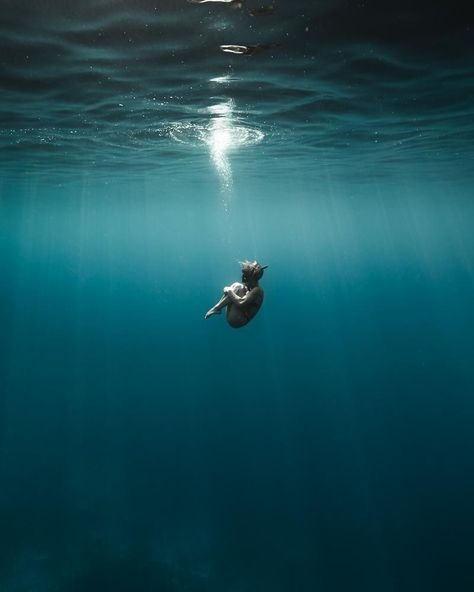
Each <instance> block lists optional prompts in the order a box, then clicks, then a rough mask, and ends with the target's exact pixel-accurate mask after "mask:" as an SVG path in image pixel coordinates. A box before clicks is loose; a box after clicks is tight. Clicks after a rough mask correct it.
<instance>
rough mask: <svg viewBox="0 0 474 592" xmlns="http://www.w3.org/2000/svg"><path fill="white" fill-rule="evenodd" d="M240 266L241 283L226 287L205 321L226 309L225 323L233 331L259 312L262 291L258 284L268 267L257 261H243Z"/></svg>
mask: <svg viewBox="0 0 474 592" xmlns="http://www.w3.org/2000/svg"><path fill="white" fill-rule="evenodd" d="M241 266H242V282H234V283H233V284H232V285H231V286H226V287H225V288H224V294H223V296H222V298H221V299H220V300H219V302H218V303H217V304H216V305H214V306H213V307H212V308H211V309H210V310H208V311H207V313H206V316H205V317H204V318H205V319H208V318H209V317H211V316H212V315H215V314H221V311H222V309H223V308H225V307H227V322H228V323H229V325H230V326H231V327H234V329H238V328H239V327H243V326H244V325H246V324H247V323H248V322H249V321H251V320H252V319H253V317H254V316H255V315H256V314H257V312H258V311H259V310H260V307H261V306H262V302H263V290H262V288H261V287H260V286H259V285H258V282H259V280H260V279H261V278H262V276H263V270H264V269H266V268H267V267H268V265H263V266H262V265H260V263H258V262H257V261H243V262H242V263H241Z"/></svg>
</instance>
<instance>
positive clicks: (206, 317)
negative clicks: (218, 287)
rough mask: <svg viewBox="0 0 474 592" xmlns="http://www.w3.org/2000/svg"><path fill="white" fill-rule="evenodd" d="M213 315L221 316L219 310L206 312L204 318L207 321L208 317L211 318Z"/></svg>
mask: <svg viewBox="0 0 474 592" xmlns="http://www.w3.org/2000/svg"><path fill="white" fill-rule="evenodd" d="M215 314H221V311H220V310H209V311H207V312H206V316H205V317H204V318H205V319H208V318H209V317H212V315H215Z"/></svg>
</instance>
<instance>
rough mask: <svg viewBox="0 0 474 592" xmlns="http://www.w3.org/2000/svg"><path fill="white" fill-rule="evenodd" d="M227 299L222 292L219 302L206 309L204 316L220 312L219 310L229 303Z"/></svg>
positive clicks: (207, 316)
mask: <svg viewBox="0 0 474 592" xmlns="http://www.w3.org/2000/svg"><path fill="white" fill-rule="evenodd" d="M229 300H230V298H229V297H228V296H227V295H226V294H224V295H223V296H222V298H221V299H220V300H219V302H218V303H217V304H215V305H214V306H213V307H212V308H211V309H209V310H208V311H207V313H206V316H205V317H204V318H205V319H207V318H209V317H211V316H212V315H215V314H221V310H222V309H223V308H225V307H226V306H227V305H228V304H229Z"/></svg>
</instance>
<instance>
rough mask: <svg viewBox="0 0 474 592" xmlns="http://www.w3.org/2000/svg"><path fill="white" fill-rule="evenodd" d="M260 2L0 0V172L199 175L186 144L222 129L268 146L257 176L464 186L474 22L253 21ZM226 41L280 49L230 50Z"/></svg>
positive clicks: (356, 12) (419, 14)
mask: <svg viewBox="0 0 474 592" xmlns="http://www.w3.org/2000/svg"><path fill="white" fill-rule="evenodd" d="M257 5H258V3H255V2H250V1H248V2H247V3H246V4H245V6H244V7H243V8H241V9H238V8H232V7H230V6H226V5H222V4H216V3H207V4H203V5H194V4H190V3H187V2H185V1H184V0H173V1H171V0H159V1H156V2H153V1H150V0H134V1H131V0H127V1H124V0H114V1H108V0H95V1H93V2H92V1H89V0H81V1H80V2H70V1H69V0H64V1H61V2H60V1H54V0H37V1H36V2H28V3H27V2H23V1H22V0H20V1H15V2H13V1H11V0H3V2H2V6H1V19H0V23H1V24H0V26H1V31H0V33H1V41H0V55H1V58H0V64H1V85H2V94H1V100H0V110H1V132H0V133H1V136H0V145H1V148H2V163H3V164H4V165H6V166H7V168H8V170H9V171H10V172H14V171H15V172H18V173H21V172H22V171H25V172H27V171H31V170H32V169H34V170H38V169H39V170H41V172H42V173H48V168H54V170H55V173H56V174H58V175H59V174H62V175H63V176H66V177H67V176H68V175H70V174H73V173H77V172H78V170H81V169H82V170H83V171H87V172H88V173H89V174H91V173H92V174H93V173H96V174H103V175H105V176H106V175H110V173H111V171H114V174H116V171H117V168H118V167H125V171H126V174H129V173H130V172H132V171H136V172H140V171H147V172H157V171H161V170H172V169H175V168H176V164H177V163H178V162H179V163H180V166H183V165H186V166H190V167H192V168H193V172H197V171H199V170H200V169H201V168H202V167H204V166H205V160H204V158H202V159H200V158H199V151H194V152H189V151H188V150H186V149H185V147H184V146H183V145H182V144H183V143H185V144H186V143H192V142H193V141H196V142H197V143H200V142H201V139H202V133H203V130H207V134H208V137H209V136H212V133H213V132H212V130H213V126H215V125H216V123H217V124H219V125H220V124H221V123H225V124H226V125H227V127H228V126H229V125H230V124H232V126H235V127H236V128H237V130H238V131H237V138H235V140H236V143H237V144H238V145H242V146H245V145H246V141H245V138H249V139H250V142H249V145H251V146H253V145H254V144H255V140H256V138H259V137H260V136H261V137H262V140H263V141H262V142H261V143H260V145H259V146H258V147H252V149H251V150H248V151H240V152H239V153H238V155H237V154H235V155H234V159H238V160H240V161H242V162H243V163H244V164H249V171H251V172H252V174H254V173H255V174H257V175H258V173H259V171H258V170H255V169H256V167H255V166H252V164H253V163H254V162H255V160H256V159H259V160H262V159H263V161H264V163H266V164H267V166H268V167H274V168H276V167H275V161H276V160H283V161H284V168H285V171H287V169H288V168H291V169H292V171H293V172H294V171H296V169H298V171H302V170H303V171H306V170H307V171H308V172H309V173H312V172H316V173H317V172H320V171H321V169H323V168H327V167H329V168H330V169H331V170H332V169H335V170H337V171H338V173H339V174H342V173H346V174H349V175H352V176H354V175H360V174H361V168H363V169H364V171H365V174H367V172H370V174H374V175H384V174H385V173H392V174H393V173H394V172H397V171H398V170H400V168H401V167H404V166H405V167H406V166H412V165H413V163H414V161H416V163H417V165H418V166H420V167H424V171H425V172H428V173H432V172H433V171H439V167H442V168H443V170H444V172H445V173H446V175H450V174H452V175H454V176H455V175H457V174H458V172H459V171H462V173H464V174H466V173H469V171H470V170H471V169H472V157H473V148H472V146H473V142H472V139H473V125H474V124H473V100H472V99H473V91H474V89H473V86H474V83H473V66H472V63H473V60H472V29H471V27H470V20H469V15H468V13H465V14H463V13H462V11H461V9H459V8H458V10H457V11H455V12H454V11H451V9H450V7H449V6H448V5H446V4H445V3H440V2H438V3H436V2H435V3H434V4H433V3H428V2H418V3H417V4H416V6H414V5H413V4H412V3H409V2H401V3H400V2H399V3H397V4H389V3H384V2H382V3H381V2H378V3H375V2H358V3H356V2H353V3H351V2H343V1H342V0H334V1H332V2H329V1H327V0H324V1H321V2H309V1H307V2H301V1H299V2H277V3H275V7H274V8H275V10H274V14H272V15H270V16H264V17H252V16H250V15H249V10H250V9H251V8H255V7H256V6H257ZM232 43H234V44H246V45H255V44H272V43H273V44H277V45H278V46H277V47H274V48H270V49H267V50H265V51H262V52H260V53H258V54H255V55H253V56H240V55H231V54H228V53H223V52H221V51H220V49H219V46H220V45H221V44H232ZM220 106H226V107H227V110H225V112H224V111H222V109H221V110H220ZM222 120H224V122H222ZM205 133H206V132H205ZM176 140H178V141H176ZM205 143H206V140H204V144H205ZM208 143H209V140H208ZM314 169H318V170H317V171H314ZM121 170H122V171H123V168H121ZM280 170H281V168H280ZM285 174H286V172H285Z"/></svg>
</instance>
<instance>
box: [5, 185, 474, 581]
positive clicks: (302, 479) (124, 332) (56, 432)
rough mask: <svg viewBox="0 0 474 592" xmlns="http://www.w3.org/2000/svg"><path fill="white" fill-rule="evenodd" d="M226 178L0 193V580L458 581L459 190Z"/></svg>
mask: <svg viewBox="0 0 474 592" xmlns="http://www.w3.org/2000/svg"><path fill="white" fill-rule="evenodd" d="M238 178H239V177H236V179H235V182H234V187H233V190H232V194H229V193H228V192H227V193H225V192H224V193H223V192H222V190H221V188H219V185H218V184H216V183H215V182H214V180H212V181H210V182H209V185H208V186H207V187H206V186H199V185H198V186H194V187H193V188H192V190H191V188H190V186H188V189H187V191H185V190H184V189H185V186H184V185H185V184H183V182H181V183H179V182H178V184H177V185H176V186H175V191H174V192H172V191H171V189H169V188H167V187H166V185H163V186H162V187H160V186H158V185H152V184H145V183H142V184H137V183H135V184H132V185H129V186H124V185H113V184H112V185H110V186H102V185H99V186H95V185H93V184H92V185H91V184H88V183H87V182H84V183H83V186H82V187H81V188H79V187H76V186H74V187H69V188H64V187H50V188H48V189H47V190H46V189H45V188H44V187H42V186H41V185H39V186H35V185H34V184H32V183H31V182H28V183H26V182H25V184H24V185H23V186H22V185H20V186H16V187H13V188H11V187H10V188H7V187H4V190H3V191H2V202H1V217H0V218H1V233H0V236H1V239H0V247H1V253H2V261H3V263H2V285H3V289H2V296H1V309H0V310H1V318H2V339H1V354H2V355H1V361H0V368H1V375H2V385H3V386H2V398H1V407H0V418H1V423H0V434H1V439H0V450H1V454H0V474H1V482H2V488H1V491H0V501H1V504H0V508H1V522H2V536H1V550H2V553H1V570H0V582H1V583H2V587H3V589H5V590H27V589H34V590H35V591H38V592H42V591H43V590H55V589H60V590H71V591H76V590H77V591H79V590H81V591H82V590H94V591H95V590H97V591H99V590H105V589H109V590H112V589H113V590H120V591H122V590H123V591H125V590H127V591H128V590H170V591H171V590H173V591H174V590H216V591H217V590H223V589H225V590H256V589H258V590H282V591H286V590H295V589H298V590H315V589H320V590H327V591H332V590H347V589H350V590H374V591H375V590H381V589H382V590H401V589H403V590H423V589H430V590H442V589H446V587H447V586H454V585H455V587H456V589H457V590H468V588H469V586H470V584H471V581H472V580H471V578H472V576H471V572H470V569H469V565H470V551H469V549H470V548H471V547H470V543H471V537H472V526H473V523H474V513H473V512H472V507H471V503H470V499H471V495H470V494H471V493H472V490H473V486H474V482H473V479H472V471H471V467H472V447H473V444H472V437H471V435H472V434H471V432H472V429H471V428H472V419H473V414H474V404H473V401H472V393H473V386H474V371H473V366H472V359H473V353H474V352H473V341H472V336H473V327H474V318H473V317H474V314H473V310H472V295H473V275H472V273H473V268H472V262H473V261H472V253H473V252H474V249H473V247H474V245H473V237H472V232H471V229H472V222H473V206H472V203H471V201H470V199H469V196H467V195H466V194H465V193H464V192H463V191H462V190H459V189H458V190H457V192H455V191H454V190H453V191H451V192H450V193H448V192H447V191H446V190H445V188H443V187H442V185H441V186H438V188H436V187H428V186H427V185H426V183H421V184H415V183H414V182H413V180H411V182H410V183H406V184H405V185H403V184H400V186H399V187H391V188H388V187H380V186H379V185H378V184H377V183H375V182H374V183H372V184H371V186H370V187H369V186H366V187H355V188H354V187H352V188H351V187H348V186H344V185H338V186H335V184H334V183H328V184H326V185H322V184H321V185H320V186H318V187H317V186H313V185H310V186H307V185H305V182H304V181H302V180H300V181H297V180H294V181H291V180H290V179H289V180H288V183H287V185H286V186H282V185H281V184H280V185H278V186H272V184H271V180H269V182H268V183H265V184H262V185H261V186H258V185H252V186H247V185H246V184H245V181H244V180H242V183H240V182H239V181H238ZM224 199H225V201H223V200H224ZM245 257H248V258H253V257H258V258H259V259H261V260H262V261H264V262H265V263H269V265H270V267H269V269H268V271H267V272H266V273H265V276H264V278H263V280H262V285H263V287H264V288H265V292H266V297H265V303H264V306H263V308H262V310H261V311H260V313H259V314H258V315H257V317H256V318H255V319H254V321H252V323H251V324H249V325H248V326H247V327H245V328H244V329H242V330H238V331H236V330H232V329H230V328H229V327H228V326H227V325H226V324H225V322H224V318H220V317H214V318H211V319H209V320H207V321H204V319H203V315H204V313H205V311H206V310H207V309H208V308H209V306H210V305H212V304H213V303H214V301H215V300H216V299H217V297H218V296H219V293H220V290H221V288H222V286H223V285H225V284H228V283H229V282H230V281H232V280H233V279H236V278H237V277H238V263H237V262H238V260H239V259H242V258H245Z"/></svg>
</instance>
